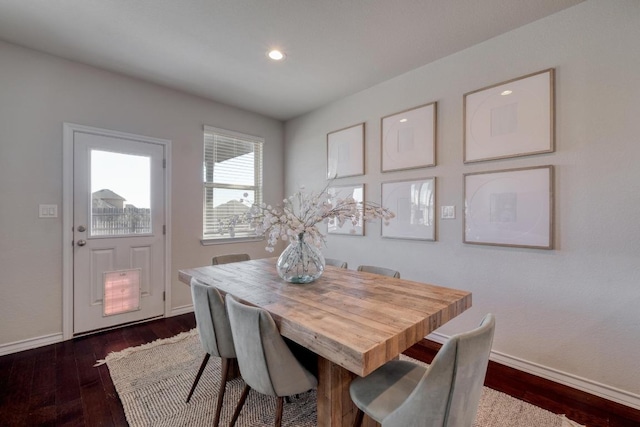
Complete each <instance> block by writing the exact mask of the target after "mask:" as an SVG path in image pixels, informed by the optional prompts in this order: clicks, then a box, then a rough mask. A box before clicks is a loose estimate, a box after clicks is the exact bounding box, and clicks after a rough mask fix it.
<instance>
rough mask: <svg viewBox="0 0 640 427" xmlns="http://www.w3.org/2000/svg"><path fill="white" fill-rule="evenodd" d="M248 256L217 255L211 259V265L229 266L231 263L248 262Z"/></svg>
mask: <svg viewBox="0 0 640 427" xmlns="http://www.w3.org/2000/svg"><path fill="white" fill-rule="evenodd" d="M250 259H251V257H250V256H249V254H228V255H218V256H214V257H213V258H211V265H220V264H230V263H232V262H240V261H249V260H250Z"/></svg>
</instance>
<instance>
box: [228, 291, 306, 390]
mask: <svg viewBox="0 0 640 427" xmlns="http://www.w3.org/2000/svg"><path fill="white" fill-rule="evenodd" d="M226 303H227V311H228V312H229V320H230V322H231V331H232V333H233V339H234V342H235V345H236V353H237V357H238V366H239V367H240V374H241V375H242V378H243V379H244V381H245V383H247V384H248V385H249V386H250V387H251V388H253V389H254V390H256V391H258V392H260V393H262V394H267V395H271V396H291V395H293V394H298V393H302V392H305V391H307V390H310V389H312V388H313V387H315V386H316V385H317V380H316V378H315V377H314V376H313V375H312V374H311V373H310V372H309V371H307V370H306V369H305V368H304V367H303V366H302V364H301V363H300V362H298V360H297V359H296V357H295V356H294V355H293V353H292V352H291V350H289V347H287V344H286V343H285V342H284V339H283V338H282V336H281V335H280V332H279V331H278V327H277V326H276V324H275V322H274V321H273V318H272V317H271V315H270V314H269V312H267V311H266V310H263V309H261V308H257V307H251V306H248V305H245V304H242V303H240V302H238V301H237V300H235V299H234V298H233V297H232V296H231V295H227V296H226Z"/></svg>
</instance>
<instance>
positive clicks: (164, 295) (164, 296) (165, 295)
mask: <svg viewBox="0 0 640 427" xmlns="http://www.w3.org/2000/svg"><path fill="white" fill-rule="evenodd" d="M166 300H167V291H162V301H166Z"/></svg>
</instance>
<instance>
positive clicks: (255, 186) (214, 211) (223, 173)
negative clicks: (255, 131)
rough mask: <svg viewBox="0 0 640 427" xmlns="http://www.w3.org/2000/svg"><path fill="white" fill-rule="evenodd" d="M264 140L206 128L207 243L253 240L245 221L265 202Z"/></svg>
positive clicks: (205, 205) (205, 196)
mask: <svg viewBox="0 0 640 427" xmlns="http://www.w3.org/2000/svg"><path fill="white" fill-rule="evenodd" d="M263 143H264V139H263V138H259V137H256V136H251V135H244V134H241V133H237V132H232V131H227V130H223V129H217V128H213V127H209V126H205V128H204V189H203V192H204V194H203V200H204V208H203V243H206V242H209V243H211V242H212V241H215V240H218V241H220V240H229V239H234V240H237V239H253V238H256V236H255V232H254V230H253V229H252V228H251V227H250V225H249V224H248V222H247V221H246V220H245V219H244V215H245V214H246V213H247V211H248V210H249V209H250V207H251V205H252V204H253V203H257V204H260V203H262V145H263Z"/></svg>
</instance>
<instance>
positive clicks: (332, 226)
mask: <svg viewBox="0 0 640 427" xmlns="http://www.w3.org/2000/svg"><path fill="white" fill-rule="evenodd" d="M327 194H328V195H329V197H328V202H330V203H332V204H334V205H335V200H336V199H337V198H340V199H344V198H346V197H349V196H351V197H353V198H354V200H355V201H356V202H358V203H364V184H352V185H336V186H332V187H329V188H327ZM360 212H361V213H362V209H360ZM364 224H365V221H364V219H363V218H362V217H360V221H359V222H358V224H356V225H353V224H352V223H351V222H350V221H347V222H345V223H344V224H343V225H342V227H340V226H339V222H338V220H337V219H336V218H333V219H330V220H329V222H328V223H327V234H342V235H349V236H364Z"/></svg>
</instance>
